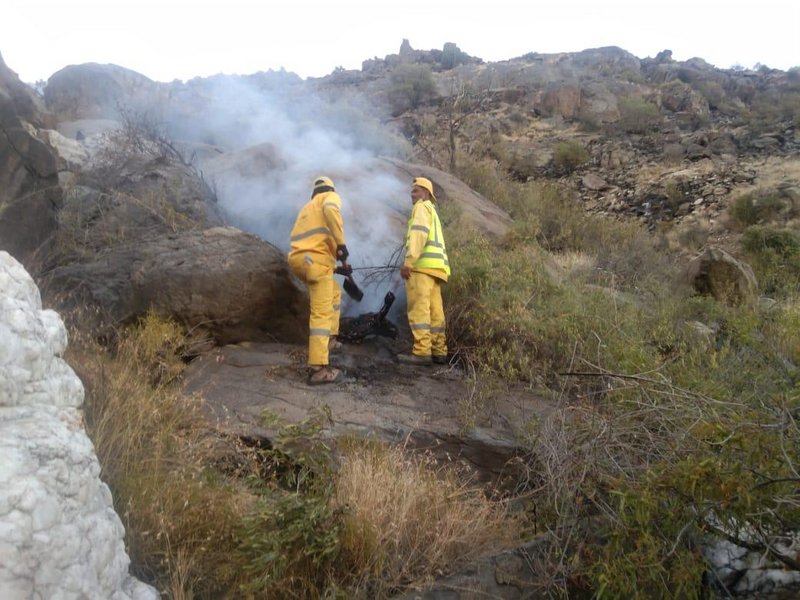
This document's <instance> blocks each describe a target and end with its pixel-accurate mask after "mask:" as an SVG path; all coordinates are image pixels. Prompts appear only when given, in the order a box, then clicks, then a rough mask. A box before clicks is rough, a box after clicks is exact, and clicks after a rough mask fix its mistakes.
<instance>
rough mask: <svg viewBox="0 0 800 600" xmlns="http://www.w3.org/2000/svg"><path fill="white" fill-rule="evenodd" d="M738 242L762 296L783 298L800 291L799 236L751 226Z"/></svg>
mask: <svg viewBox="0 0 800 600" xmlns="http://www.w3.org/2000/svg"><path fill="white" fill-rule="evenodd" d="M741 243H742V248H743V249H744V251H745V252H746V254H747V257H748V259H749V261H750V263H751V264H752V267H753V271H754V272H755V275H756V278H757V279H758V281H759V284H760V287H761V289H762V290H763V291H764V292H765V293H767V294H776V295H778V296H781V297H785V296H791V295H794V294H796V293H798V292H800V233H798V232H797V231H795V230H793V229H778V228H774V227H770V226H767V225H753V226H752V227H748V228H747V229H746V230H745V231H744V233H743V234H742V240H741Z"/></svg>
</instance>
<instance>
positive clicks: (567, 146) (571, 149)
mask: <svg viewBox="0 0 800 600" xmlns="http://www.w3.org/2000/svg"><path fill="white" fill-rule="evenodd" d="M587 160H589V152H588V151H587V150H586V147H585V146H584V145H583V144H581V143H580V142H576V141H570V142H561V143H560V144H558V145H557V146H556V149H555V152H554V153H553V164H554V166H555V168H556V170H557V171H558V172H559V173H563V174H566V175H569V174H570V173H572V172H573V171H574V170H575V169H577V168H578V167H580V166H581V165H582V164H584V163H585V162H586V161H587Z"/></svg>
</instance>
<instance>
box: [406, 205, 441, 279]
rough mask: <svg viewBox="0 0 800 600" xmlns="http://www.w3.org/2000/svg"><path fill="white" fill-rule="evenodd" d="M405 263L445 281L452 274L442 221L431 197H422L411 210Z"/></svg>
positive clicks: (415, 269)
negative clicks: (424, 198) (427, 198)
mask: <svg viewBox="0 0 800 600" xmlns="http://www.w3.org/2000/svg"><path fill="white" fill-rule="evenodd" d="M404 264H405V265H407V266H409V267H411V269H413V270H414V271H421V272H423V273H427V274H429V275H432V276H433V277H436V278H438V279H442V280H443V281H447V278H448V277H449V276H450V263H449V261H448V259H447V250H446V248H445V243H444V235H443V233H442V223H441V221H440V220H439V215H438V214H437V213H436V208H435V207H434V206H433V202H431V201H430V200H418V201H417V202H415V203H414V208H412V210H411V218H410V219H409V220H408V232H407V234H406V258H405V261H404Z"/></svg>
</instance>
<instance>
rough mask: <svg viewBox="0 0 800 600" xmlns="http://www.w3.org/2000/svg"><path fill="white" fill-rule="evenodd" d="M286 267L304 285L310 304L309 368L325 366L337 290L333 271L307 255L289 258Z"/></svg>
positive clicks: (337, 285)
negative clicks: (311, 366) (335, 289)
mask: <svg viewBox="0 0 800 600" xmlns="http://www.w3.org/2000/svg"><path fill="white" fill-rule="evenodd" d="M289 267H291V269H292V272H293V273H294V274H295V275H296V276H297V277H298V279H300V280H302V281H304V282H305V283H306V285H307V286H308V295H309V297H310V300H311V302H310V307H309V308H310V310H309V316H308V330H309V331H308V364H309V365H323V366H324V365H327V364H328V340H329V339H330V332H331V322H332V320H333V316H334V310H333V298H334V291H333V288H334V286H335V287H339V284H337V283H336V281H334V279H333V267H330V266H326V265H322V264H319V263H315V262H314V261H313V259H312V257H311V256H310V255H309V254H300V255H296V256H292V257H289ZM340 294H341V292H340ZM337 321H338V319H337Z"/></svg>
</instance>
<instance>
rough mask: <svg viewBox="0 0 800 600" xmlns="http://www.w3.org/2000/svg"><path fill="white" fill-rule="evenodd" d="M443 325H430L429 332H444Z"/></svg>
mask: <svg viewBox="0 0 800 600" xmlns="http://www.w3.org/2000/svg"><path fill="white" fill-rule="evenodd" d="M444 332H445V328H444V327H431V333H444Z"/></svg>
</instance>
